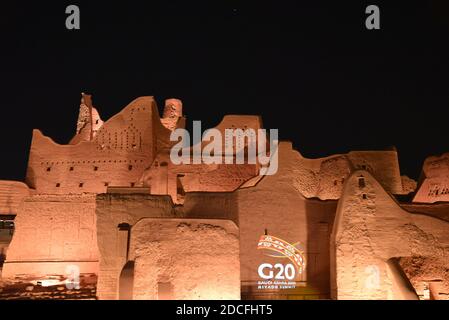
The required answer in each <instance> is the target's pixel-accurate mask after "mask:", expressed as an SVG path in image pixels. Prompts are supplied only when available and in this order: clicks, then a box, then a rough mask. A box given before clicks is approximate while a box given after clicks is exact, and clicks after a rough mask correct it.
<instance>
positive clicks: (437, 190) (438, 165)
mask: <svg viewBox="0 0 449 320" xmlns="http://www.w3.org/2000/svg"><path fill="white" fill-rule="evenodd" d="M422 177H423V179H422V181H421V184H420V186H419V188H418V190H417V192H416V194H415V197H414V198H413V202H417V203H435V202H438V201H449V153H445V154H443V155H441V156H439V157H429V158H427V159H426V160H425V161H424V165H423V172H422Z"/></svg>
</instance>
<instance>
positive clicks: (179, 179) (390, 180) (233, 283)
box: [0, 94, 449, 299]
mask: <svg viewBox="0 0 449 320" xmlns="http://www.w3.org/2000/svg"><path fill="white" fill-rule="evenodd" d="M185 123H186V119H185V117H184V116H183V107H182V103H181V101H180V100H177V99H169V100H167V101H166V103H165V106H164V110H163V114H162V117H160V115H159V111H158V107H157V105H156V102H155V100H154V99H153V98H152V97H140V98H138V99H136V100H134V101H132V102H131V103H130V104H129V105H128V106H126V107H125V108H124V109H123V110H122V111H121V112H120V113H118V114H116V115H115V116H113V117H112V118H111V119H109V120H107V121H103V120H102V119H101V117H100V114H99V112H98V111H97V109H96V108H95V107H94V106H93V104H92V99H91V96H90V95H87V94H83V95H82V100H81V106H80V111H79V118H78V123H77V125H76V133H75V135H74V137H73V138H72V139H71V141H70V142H69V143H68V144H67V145H60V144H57V143H55V142H54V141H53V140H52V139H51V138H50V137H47V136H45V135H44V134H43V133H42V132H41V131H39V130H34V131H33V138H32V145H31V150H30V156H29V163H28V169H27V175H26V180H25V181H24V182H19V181H0V223H1V225H0V254H1V255H0V270H1V279H0V281H11V282H14V281H15V280H17V279H20V278H28V279H47V278H48V277H51V276H62V277H63V276H66V268H67V266H70V265H76V266H77V267H78V268H79V270H80V272H81V274H82V275H94V276H95V277H97V282H96V293H95V295H96V297H97V298H99V299H241V298H242V299H246V298H251V299H262V298H264V299H265V298H273V299H275V298H282V299H285V298H289V299H304V298H307V299H322V298H325V299H328V298H332V299H449V202H448V201H449V155H448V154H444V155H442V156H441V157H430V158H428V159H427V160H426V161H425V163H424V167H423V171H422V176H421V178H420V180H419V181H418V183H416V182H415V181H413V180H412V179H410V178H408V177H406V176H401V173H400V168H399V162H398V154H397V151H396V150H394V149H391V150H384V151H352V152H349V153H347V154H339V155H332V156H329V157H325V158H319V159H307V158H304V157H303V156H302V155H301V153H300V152H299V151H297V150H295V149H293V147H292V143H291V142H287V141H281V142H280V143H279V148H278V159H279V169H278V172H277V173H276V174H275V175H271V176H259V174H258V172H259V169H260V168H259V166H258V165H252V164H243V165H242V164H212V165H206V164H189V165H187V164H184V165H174V164H173V163H172V162H171V161H170V156H169V155H170V148H171V147H172V146H173V144H174V142H172V141H170V134H171V132H172V131H173V130H175V129H176V128H183V127H184V126H185ZM261 126H262V124H261V119H260V117H258V116H239V115H228V116H225V117H224V118H223V120H222V121H221V123H220V124H219V125H218V126H217V127H216V129H218V130H220V131H222V132H223V131H224V130H225V129H226V128H241V129H248V128H252V129H259V128H261ZM406 199H409V200H406ZM266 233H268V234H272V235H275V236H277V237H280V238H282V239H286V240H288V241H290V242H291V243H293V242H298V243H301V245H302V247H303V250H304V253H305V256H306V259H307V267H306V269H305V271H304V273H303V274H302V275H300V278H298V279H296V281H298V283H300V284H301V285H299V286H297V287H296V288H295V289H291V290H290V289H289V290H271V291H270V290H268V291H266V290H265V291H264V290H258V288H257V282H258V281H259V280H260V277H259V274H258V266H259V265H260V264H261V263H264V262H267V261H268V262H270V259H271V260H273V261H274V258H273V257H267V256H266V255H262V254H261V253H260V250H257V244H258V241H259V238H260V236H261V235H263V234H266ZM373 270H374V274H376V276H377V278H376V279H375V281H374V282H372V283H371V284H370V281H372V280H373V279H372V278H370V277H372V275H373V272H372V271H373Z"/></svg>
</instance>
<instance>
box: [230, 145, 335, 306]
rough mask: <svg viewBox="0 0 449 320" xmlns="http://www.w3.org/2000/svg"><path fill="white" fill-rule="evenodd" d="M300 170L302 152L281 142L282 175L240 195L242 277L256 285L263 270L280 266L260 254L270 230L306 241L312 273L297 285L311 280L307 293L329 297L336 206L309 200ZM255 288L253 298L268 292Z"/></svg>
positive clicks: (308, 262) (308, 264)
mask: <svg viewBox="0 0 449 320" xmlns="http://www.w3.org/2000/svg"><path fill="white" fill-rule="evenodd" d="M297 167H298V153H297V152H296V151H294V150H293V149H292V146H291V144H289V143H281V144H280V145H279V170H278V172H277V174H276V175H273V176H265V177H263V179H260V180H259V181H258V182H257V183H256V184H255V186H252V187H247V188H242V189H239V190H238V191H237V201H238V214H239V228H240V263H241V279H242V281H243V282H244V283H245V285H247V286H250V287H251V286H253V287H254V286H255V285H256V282H257V281H258V280H262V279H260V278H259V275H258V272H257V268H258V266H259V265H260V264H262V263H272V264H273V263H275V262H279V261H278V260H276V259H273V258H271V257H268V256H266V255H264V253H263V252H262V250H257V244H258V241H259V238H260V236H261V235H263V234H264V232H265V229H267V231H268V234H270V235H273V236H275V237H279V238H281V239H284V240H286V241H288V242H289V243H296V242H298V241H299V242H300V243H301V247H302V248H303V249H304V251H305V254H306V259H307V266H306V272H305V273H304V274H303V275H302V276H299V277H297V278H296V281H306V284H307V287H306V288H305V290H303V291H307V292H308V293H310V292H312V293H313V294H314V295H316V297H318V296H320V297H328V296H329V294H330V292H329V235H330V231H331V229H332V223H333V218H334V214H335V207H336V202H335V201H320V200H315V199H306V198H305V197H304V196H303V195H302V194H301V192H300V190H298V189H297V188H295V182H296V179H299V177H298V176H297V171H296V169H297ZM248 289H249V288H248ZM244 290H245V289H244ZM253 290H255V292H253V294H257V293H260V294H263V292H262V291H261V292H258V291H257V289H254V288H253ZM300 290H301V289H300ZM279 293H281V292H279ZM298 294H301V293H298Z"/></svg>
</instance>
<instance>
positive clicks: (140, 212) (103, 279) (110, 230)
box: [96, 188, 240, 299]
mask: <svg viewBox="0 0 449 320" xmlns="http://www.w3.org/2000/svg"><path fill="white" fill-rule="evenodd" d="M236 210H237V209H236V206H235V200H234V195H233V194H232V193H193V194H187V195H186V199H185V203H184V206H175V205H174V204H173V202H172V201H171V198H170V197H169V196H155V195H149V194H147V193H145V191H144V190H143V189H142V191H141V193H139V191H138V189H136V188H133V189H132V188H129V189H113V188H112V189H111V190H110V193H107V194H100V195H98V196H97V207H96V214H97V234H98V235H97V237H98V247H99V252H100V267H99V273H98V285H97V294H98V297H99V298H100V299H118V298H120V277H121V274H123V272H124V271H126V265H127V263H129V262H130V261H131V260H132V259H133V255H134V251H135V249H133V248H131V244H130V241H131V237H132V236H133V235H134V231H133V230H134V227H135V226H136V224H137V223H138V221H140V220H142V219H144V218H164V219H167V221H170V219H180V218H182V219H212V220H213V219H224V220H234V221H235V219H236V216H237V213H236V212H237V211H236ZM167 223H168V222H167ZM173 230H176V228H174V229H173ZM139 233H141V232H138V233H137V234H139ZM158 234H159V233H156V234H154V235H148V236H154V237H157V236H158ZM141 236H143V235H141ZM161 236H162V234H161ZM201 237H203V235H202V236H201ZM162 240H164V237H162V238H161V241H162ZM164 241H165V240H164ZM185 241H189V239H188V238H186V239H185ZM210 245H213V244H212V243H210ZM209 258H210V259H213V257H209ZM142 261H144V260H142ZM135 263H136V267H137V261H135ZM124 269H125V270H124ZM161 272H162V271H161ZM180 276H181V275H180ZM131 278H133V277H131ZM139 281H140V280H139ZM131 287H132V286H131ZM239 288H240V287H239ZM153 293H154V292H153ZM153 293H149V294H153ZM125 296H126V298H130V296H129V295H125Z"/></svg>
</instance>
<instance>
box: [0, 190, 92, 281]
mask: <svg viewBox="0 0 449 320" xmlns="http://www.w3.org/2000/svg"><path fill="white" fill-rule="evenodd" d="M15 226H16V229H15V233H14V236H13V239H12V241H11V244H10V246H9V249H8V255H7V257H6V258H7V259H6V263H5V265H4V269H3V274H2V277H5V278H8V277H15V276H18V275H24V274H26V275H34V276H40V275H51V274H59V275H65V274H66V272H65V267H66V266H67V265H70V264H74V265H78V266H79V267H80V271H81V272H82V273H96V272H97V271H98V249H97V234H96V225H95V197H94V196H87V195H83V196H44V195H41V196H36V195H35V196H30V197H28V198H25V199H24V201H23V203H22V204H21V206H20V207H19V209H18V211H17V217H16V219H15Z"/></svg>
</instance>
